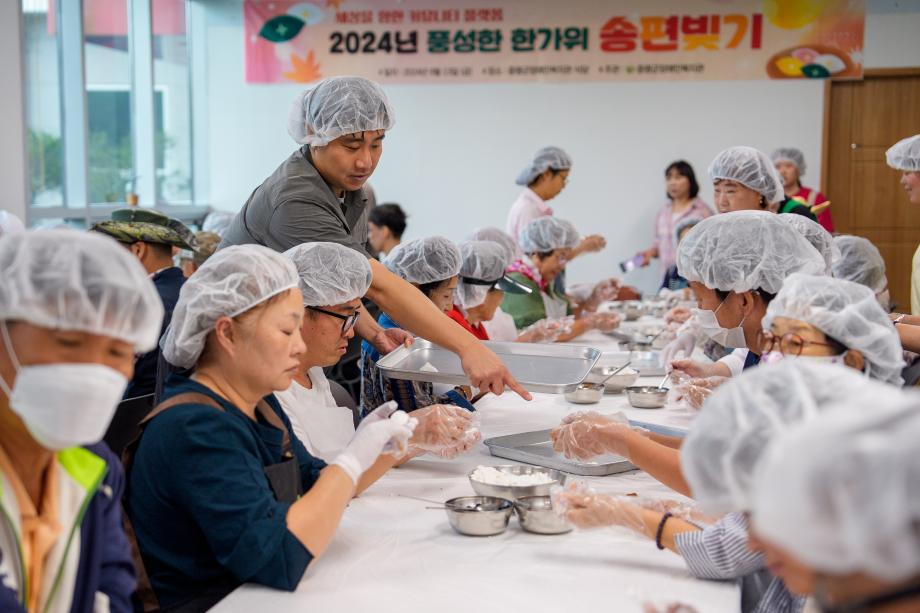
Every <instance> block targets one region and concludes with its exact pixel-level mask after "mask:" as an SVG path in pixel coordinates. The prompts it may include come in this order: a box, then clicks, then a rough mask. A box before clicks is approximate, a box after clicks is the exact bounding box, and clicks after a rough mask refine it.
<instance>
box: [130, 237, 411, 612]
mask: <svg viewBox="0 0 920 613" xmlns="http://www.w3.org/2000/svg"><path fill="white" fill-rule="evenodd" d="M298 283H299V278H298V275H297V270H296V268H295V267H294V265H293V264H292V263H291V261H290V260H288V259H287V258H285V257H284V256H282V255H281V254H279V253H276V252H274V251H272V250H270V249H268V248H266V247H261V246H257V245H243V246H236V247H228V248H226V249H222V250H220V251H218V252H217V253H216V254H215V255H214V256H212V257H211V258H210V259H208V260H207V261H206V262H205V263H204V264H203V265H202V267H201V268H199V269H198V271H197V272H196V273H195V274H194V275H192V277H191V278H190V279H189V280H188V281H187V282H186V284H185V285H184V286H183V287H182V292H181V294H180V296H179V302H178V304H177V305H176V310H175V313H174V314H173V320H172V324H171V325H170V328H169V331H168V332H167V334H166V337H165V338H164V339H163V342H162V345H163V352H164V355H165V356H166V359H167V360H168V361H169V362H170V363H171V364H175V365H176V366H179V367H181V368H190V369H192V375H191V377H189V378H186V377H183V376H181V375H177V374H174V375H172V377H171V378H170V379H169V381H167V388H166V392H165V395H164V396H165V400H164V401H163V402H162V403H161V404H160V405H158V406H157V407H156V408H155V409H154V410H153V412H152V413H151V414H150V415H149V416H148V417H147V418H146V419H145V420H144V422H142V423H141V427H142V431H141V435H140V437H139V440H138V441H137V442H135V443H134V444H133V445H131V446H129V448H128V449H127V450H126V461H127V462H126V463H127V466H128V468H127V470H128V489H127V493H126V497H125V498H126V500H125V508H126V510H127V513H128V515H129V517H130V518H131V522H132V524H133V526H134V531H135V534H136V537H137V544H138V546H139V549H140V553H141V555H142V558H143V562H144V565H145V568H146V572H147V575H148V576H149V579H150V582H151V584H152V588H153V591H154V593H155V596H156V597H157V599H158V600H159V604H160V605H161V606H163V607H171V606H174V607H179V606H182V607H186V608H188V609H190V610H204V609H206V608H208V607H209V606H212V605H213V604H214V603H215V602H217V601H218V600H219V599H221V598H223V596H225V595H226V594H228V593H229V592H230V591H232V590H233V589H235V588H236V587H237V586H239V585H240V584H242V583H245V582H253V583H260V584H262V585H266V586H269V587H273V588H277V589H284V590H293V589H294V588H295V587H296V586H297V584H298V583H299V582H300V579H301V577H303V574H304V572H305V571H306V569H307V566H308V565H309V564H310V563H311V562H312V561H313V560H314V559H315V558H317V557H320V556H321V555H322V554H323V553H324V551H325V550H326V548H327V547H328V545H329V542H330V541H331V540H332V537H333V535H334V534H335V531H336V528H337V527H338V524H339V521H340V519H341V517H342V513H343V512H344V511H345V507H346V506H347V505H348V502H349V500H351V498H352V497H353V496H355V495H356V494H357V493H360V492H361V491H363V490H364V489H365V488H366V487H367V486H368V485H369V484H370V483H371V482H372V481H373V479H374V478H376V475H374V474H373V473H371V472H370V471H369V469H370V468H371V467H373V466H374V465H375V464H376V463H377V462H378V459H379V457H380V455H381V454H382V453H397V454H401V453H403V452H404V451H405V447H406V444H407V441H408V439H409V437H410V436H411V435H412V431H413V429H414V427H415V424H416V422H415V420H414V419H411V418H409V417H408V416H407V415H405V413H401V412H396V413H393V414H392V415H391V416H389V417H386V416H384V415H380V416H379V417H380V419H379V420H375V421H374V422H373V423H369V424H367V425H366V426H365V427H363V428H362V429H361V430H360V431H358V432H357V433H356V434H355V436H354V438H352V440H351V441H350V442H349V443H348V445H347V446H346V447H345V449H344V450H342V452H341V453H340V454H339V455H338V456H337V457H335V459H333V460H332V462H331V463H330V464H328V465H327V464H326V462H324V461H323V460H321V459H319V458H316V457H314V456H312V455H310V453H309V452H307V450H306V449H305V448H304V446H303V444H301V442H300V440H299V439H298V438H297V436H296V435H295V434H294V432H293V429H292V427H291V423H290V421H289V420H288V418H287V416H286V415H285V414H284V412H283V411H282V410H281V407H280V406H279V404H278V401H277V400H276V399H275V397H274V396H272V393H273V392H276V391H281V390H286V389H288V388H289V387H290V385H291V380H292V379H293V377H294V376H295V375H296V374H297V371H298V369H299V358H300V355H301V354H302V353H303V352H304V350H305V347H304V342H303V339H302V338H301V335H300V327H301V323H302V320H303V315H304V308H303V297H302V296H301V293H300V290H299V289H298Z"/></svg>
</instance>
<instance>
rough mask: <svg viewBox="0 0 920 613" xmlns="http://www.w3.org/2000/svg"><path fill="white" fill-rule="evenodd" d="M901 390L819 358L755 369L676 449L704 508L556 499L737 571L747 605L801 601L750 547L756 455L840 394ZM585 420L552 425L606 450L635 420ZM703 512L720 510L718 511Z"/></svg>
mask: <svg viewBox="0 0 920 613" xmlns="http://www.w3.org/2000/svg"><path fill="white" fill-rule="evenodd" d="M899 394H900V392H899V391H898V390H897V389H895V388H893V387H890V386H885V385H883V384H879V383H875V384H873V383H869V384H867V383H866V380H865V379H864V378H863V377H862V376H860V375H859V374H857V373H855V372H854V371H852V370H849V369H845V368H840V367H838V366H830V365H827V364H822V363H815V362H808V363H805V364H793V363H792V361H787V362H784V363H783V364H778V365H775V366H769V367H764V368H760V369H755V370H752V371H750V372H747V373H745V374H743V375H741V376H740V377H738V378H737V379H734V380H732V381H731V382H729V383H726V384H725V385H724V386H723V387H722V388H720V389H719V391H718V392H716V393H715V394H714V395H713V396H712V398H711V399H710V401H709V402H708V403H707V405H706V410H705V411H704V412H703V413H701V414H700V416H699V417H698V418H697V420H696V421H695V422H694V424H693V427H692V429H691V431H690V433H689V434H688V435H687V436H686V437H685V440H684V443H683V446H682V447H681V449H680V451H679V452H677V451H676V450H674V451H675V453H677V454H678V455H679V456H680V458H679V459H680V464H679V467H678V469H679V470H680V471H681V472H682V475H684V476H685V479H686V490H687V491H688V492H689V493H690V494H692V496H693V497H694V498H695V500H696V501H697V503H698V504H699V509H698V511H696V510H691V509H687V508H686V505H680V504H675V503H673V502H671V501H661V500H659V501H655V500H650V501H644V502H643V501H636V500H635V499H630V498H627V497H625V496H618V495H612V494H604V493H597V492H593V491H590V490H585V489H584V488H577V487H576V488H570V489H568V490H567V491H564V492H562V493H560V494H557V495H556V496H555V498H554V503H556V504H554V506H556V505H558V508H560V509H561V510H562V511H563V513H564V514H565V517H566V519H568V520H569V521H570V522H572V523H574V524H575V525H576V526H579V527H582V528H592V527H595V528H596V527H603V526H623V527H627V528H630V529H631V530H633V531H635V532H637V533H638V534H640V535H642V536H645V537H647V538H649V539H654V540H655V542H656V544H657V545H658V547H659V548H661V549H664V548H667V549H669V550H671V551H673V552H674V553H676V554H678V555H680V556H681V557H682V558H683V560H684V562H685V563H686V565H687V569H688V570H689V571H690V572H691V573H692V574H693V576H695V577H698V578H700V579H710V580H713V579H715V580H736V581H740V583H741V603H740V604H741V610H742V611H744V612H745V613H750V612H757V613H773V612H775V611H799V610H801V605H802V599H801V598H800V597H797V596H796V595H795V594H792V593H790V591H789V589H788V588H787V586H786V585H784V583H783V582H782V581H781V580H779V579H777V578H775V577H773V576H772V575H771V574H770V572H769V569H768V567H767V564H766V563H765V560H764V558H763V556H762V555H759V554H758V553H757V552H753V551H750V550H748V548H747V539H748V534H749V523H748V518H747V516H746V515H745V513H746V512H749V511H750V510H751V508H752V503H751V496H752V489H753V485H754V482H755V473H756V469H757V466H758V462H759V461H760V459H761V458H762V456H763V454H764V453H765V450H766V449H768V448H769V445H770V444H771V442H772V441H774V440H776V439H779V438H781V437H782V435H783V434H784V433H785V432H787V431H789V430H791V429H794V428H795V427H797V426H798V425H799V424H801V423H804V422H807V421H812V420H817V419H819V418H820V415H821V414H823V413H831V412H833V411H834V410H835V409H836V407H837V406H838V405H839V404H840V403H842V402H847V401H850V400H852V399H854V398H860V399H862V400H863V401H864V402H866V403H868V404H867V407H874V406H875V404H876V403H882V402H885V401H886V400H889V401H890V400H891V399H893V398H897V397H898V396H899ZM866 410H868V408H867V409H866ZM589 415H590V414H589ZM578 423H579V424H580V426H579V428H580V432H579V431H577V430H575V429H573V428H566V427H564V426H563V427H561V428H559V429H557V430H556V431H554V432H553V436H554V440H555V441H556V445H557V447H562V448H565V449H569V450H570V451H571V452H573V453H574V454H577V455H590V454H591V452H592V451H593V452H595V453H597V452H609V449H610V447H609V445H608V444H606V442H605V440H606V438H607V436H608V435H609V434H610V432H611V431H613V429H614V424H616V425H617V427H628V426H625V425H622V424H618V423H617V422H615V421H613V420H612V419H611V418H610V417H609V416H601V415H598V414H596V413H594V414H593V415H591V418H590V420H589V419H586V418H582V419H581V420H580V421H579V422H578ZM589 428H590V432H591V434H587V432H588V431H589ZM598 450H601V451H598ZM795 470H799V469H795ZM699 512H702V513H705V514H718V515H716V517H718V519H710V518H709V517H707V516H700V513H699ZM722 514H725V515H722Z"/></svg>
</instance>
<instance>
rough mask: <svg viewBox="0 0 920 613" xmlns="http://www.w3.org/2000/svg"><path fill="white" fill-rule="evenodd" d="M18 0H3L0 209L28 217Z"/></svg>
mask: <svg viewBox="0 0 920 613" xmlns="http://www.w3.org/2000/svg"><path fill="white" fill-rule="evenodd" d="M20 29H21V28H20V21H19V2H0V82H2V83H3V95H2V96H0V209H3V210H7V211H10V212H12V213H13V214H15V215H17V216H18V217H19V218H20V219H23V220H25V218H26V179H25V177H26V159H25V155H26V153H25V151H26V148H25V130H24V129H23V111H22V64H21V61H22V50H21V46H20V45H21V44H22V41H21V38H20Z"/></svg>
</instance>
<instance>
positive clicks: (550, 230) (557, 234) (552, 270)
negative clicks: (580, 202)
mask: <svg viewBox="0 0 920 613" xmlns="http://www.w3.org/2000/svg"><path fill="white" fill-rule="evenodd" d="M518 243H519V244H520V246H521V250H522V251H523V252H524V254H525V255H523V256H521V257H520V258H519V259H517V260H516V261H515V262H514V263H513V264H512V265H511V266H510V267H509V268H508V277H509V278H510V279H512V280H513V281H515V282H516V283H518V284H520V285H522V286H524V287H527V288H529V289H530V290H531V292H530V293H529V294H523V293H522V294H510V293H509V294H505V297H504V300H503V301H502V309H503V310H504V311H505V312H506V313H508V314H510V315H511V316H512V317H514V323H515V325H516V326H517V328H518V329H519V330H521V334H522V336H525V338H526V340H530V341H539V340H542V339H540V338H537V337H538V336H540V335H542V334H543V333H544V332H545V331H549V330H554V331H553V332H552V333H551V334H552V336H553V337H554V338H553V339H552V340H556V341H560V342H561V341H566V340H571V339H573V338H576V337H578V336H581V335H582V334H584V333H585V332H587V331H588V330H594V329H598V330H601V331H606V332H609V331H611V330H613V329H615V328H616V327H617V326H618V325H619V323H620V320H619V317H617V316H616V315H615V314H614V313H597V312H595V311H596V309H597V307H598V305H599V304H600V303H601V302H603V301H604V300H608V299H610V297H611V296H612V295H614V294H615V293H616V291H617V290H618V287H617V286H616V285H615V283H613V282H612V280H608V281H606V282H604V281H602V282H601V283H598V284H597V285H596V286H595V287H594V289H593V290H592V291H591V292H590V295H589V296H588V297H587V299H586V300H584V301H583V303H582V304H579V305H578V306H575V305H573V304H572V302H571V300H570V299H569V297H568V296H566V295H565V294H564V293H562V292H560V291H559V290H558V288H557V287H556V285H555V283H554V281H555V280H556V277H557V276H558V275H559V274H560V273H561V272H562V271H563V270H565V267H566V264H567V263H568V261H569V254H570V253H571V250H572V249H573V248H574V247H575V246H576V245H578V243H579V237H578V231H577V230H576V229H575V226H573V225H572V224H571V223H569V222H568V221H565V220H562V219H559V218H557V217H540V218H538V219H535V220H534V221H532V222H530V223H529V224H527V225H526V226H525V227H524V229H523V230H521V234H520V236H519V237H518ZM560 321H562V322H565V323H564V325H563V326H562V327H563V331H562V333H561V334H559V333H558V332H559V330H558V323H559V322H560ZM535 325H536V326H535ZM531 326H535V327H533V328H530V329H526V328H528V327H531ZM546 340H549V339H546Z"/></svg>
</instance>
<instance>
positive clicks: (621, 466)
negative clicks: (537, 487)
mask: <svg viewBox="0 0 920 613" xmlns="http://www.w3.org/2000/svg"><path fill="white" fill-rule="evenodd" d="M549 433H550V430H537V431H536V432H522V433H520V434H510V435H508V436H496V437H494V438H488V439H486V440H484V441H483V443H485V445H486V446H487V447H488V448H489V451H490V452H491V453H492V455H494V456H495V457H498V458H506V459H508V460H517V461H518V462H524V463H525V464H534V465H535V466H545V467H546V468H555V469H556V470H561V471H562V472H566V473H570V474H572V475H582V476H585V477H603V476H606V475H615V474H617V473H623V472H626V471H628V470H634V469H635V468H636V467H635V466H633V464H632V463H631V462H630V461H629V460H627V459H625V458H621V457H620V456H608V457H609V458H610V460H611V461H606V462H579V461H577V460H569V459H567V458H566V457H565V456H563V455H559V454H558V453H556V452H555V451H553V443H552V440H550V436H549ZM617 458H619V459H617Z"/></svg>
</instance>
